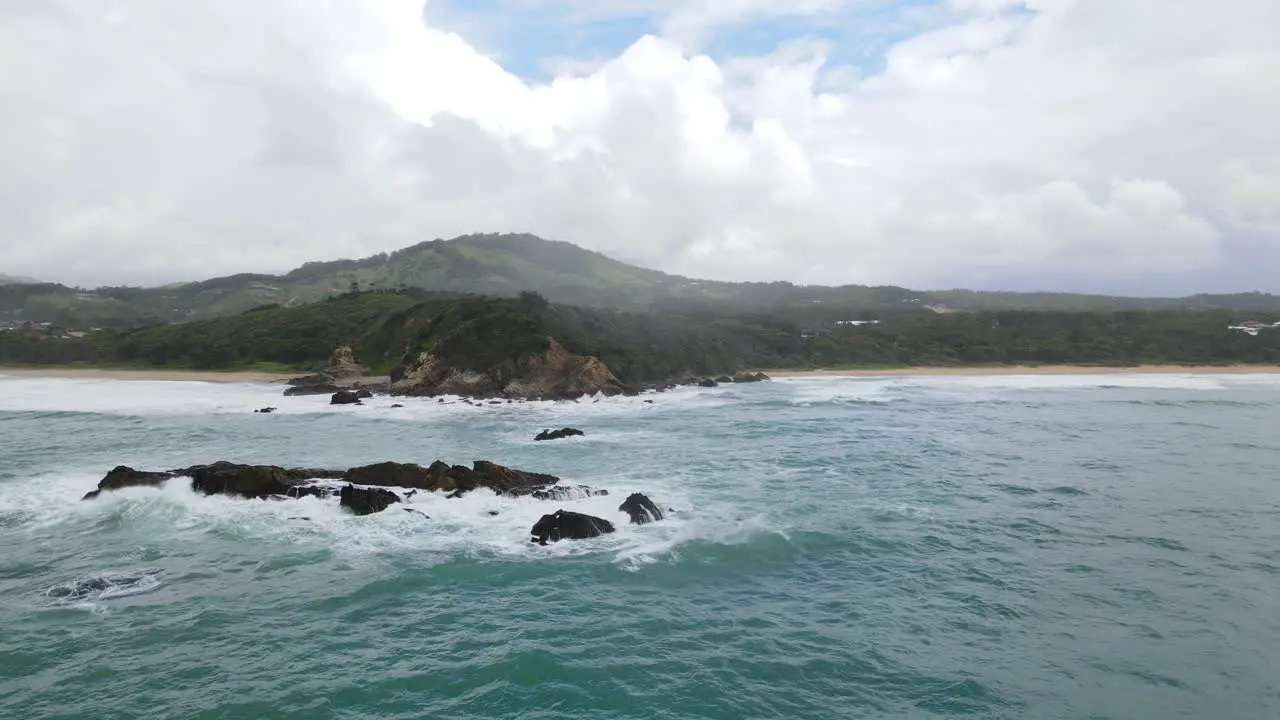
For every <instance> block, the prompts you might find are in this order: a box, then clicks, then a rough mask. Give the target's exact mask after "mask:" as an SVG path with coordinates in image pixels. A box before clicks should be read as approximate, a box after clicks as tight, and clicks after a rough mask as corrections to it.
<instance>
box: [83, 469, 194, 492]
mask: <svg viewBox="0 0 1280 720" xmlns="http://www.w3.org/2000/svg"><path fill="white" fill-rule="evenodd" d="M173 477H175V474H174V473H171V472H147V471H144V470H134V469H133V468H131V467H128V466H126V465H117V466H116V467H114V468H112V470H111V472H109V473H107V475H106V477H104V478H102V479H101V480H99V481H98V489H97V490H91V491H89V492H88V493H86V494H85V496H84V497H83V498H81V499H82V500H92V499H94V498H96V497H98V495H99V494H100V493H102V492H105V491H109V490H119V489H121V488H127V487H156V486H159V485H163V484H164V483H165V482H166V481H167V480H170V479H172V478H173Z"/></svg>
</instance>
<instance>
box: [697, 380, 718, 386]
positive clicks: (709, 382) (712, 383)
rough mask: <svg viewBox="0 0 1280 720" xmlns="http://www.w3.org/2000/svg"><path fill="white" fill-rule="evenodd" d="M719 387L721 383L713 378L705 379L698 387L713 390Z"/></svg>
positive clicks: (699, 382) (700, 381)
mask: <svg viewBox="0 0 1280 720" xmlns="http://www.w3.org/2000/svg"><path fill="white" fill-rule="evenodd" d="M719 385H720V383H718V382H716V381H715V380H713V379H711V378H703V379H701V380H699V381H698V387H704V388H713V387H718V386H719Z"/></svg>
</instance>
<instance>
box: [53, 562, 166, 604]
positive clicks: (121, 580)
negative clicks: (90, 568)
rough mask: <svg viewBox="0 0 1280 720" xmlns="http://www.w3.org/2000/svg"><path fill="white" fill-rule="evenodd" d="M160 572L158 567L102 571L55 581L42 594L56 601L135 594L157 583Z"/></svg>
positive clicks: (102, 598)
mask: <svg viewBox="0 0 1280 720" xmlns="http://www.w3.org/2000/svg"><path fill="white" fill-rule="evenodd" d="M159 576H160V570H158V569H156V568H144V569H142V570H134V571H131V572H123V573H101V574H98V575H90V576H89V577H84V578H80V579H78V580H73V581H71V582H69V583H65V584H62V585H54V586H53V587H51V588H49V589H48V590H46V591H45V595H46V596H47V597H51V598H53V599H54V600H55V601H56V602H59V603H76V602H84V601H86V600H106V599H109V598H114V597H124V596H127V595H138V594H140V593H144V592H148V591H150V590H154V589H156V588H158V587H160V579H159Z"/></svg>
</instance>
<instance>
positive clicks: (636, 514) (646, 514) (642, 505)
mask: <svg viewBox="0 0 1280 720" xmlns="http://www.w3.org/2000/svg"><path fill="white" fill-rule="evenodd" d="M618 510H619V511H621V512H624V513H626V514H627V515H629V516H631V523H632V524H633V525H645V524H648V523H651V522H657V521H659V520H661V519H662V510H661V509H659V508H658V506H657V505H656V504H654V502H653V501H652V500H650V499H649V497H648V496H647V495H644V494H641V493H631V494H630V495H628V496H627V499H626V500H624V501H622V504H621V505H619V506H618Z"/></svg>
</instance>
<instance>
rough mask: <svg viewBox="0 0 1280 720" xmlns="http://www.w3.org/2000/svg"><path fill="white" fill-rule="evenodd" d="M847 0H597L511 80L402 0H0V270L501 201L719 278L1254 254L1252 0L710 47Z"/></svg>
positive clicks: (477, 213) (1095, 6)
mask: <svg viewBox="0 0 1280 720" xmlns="http://www.w3.org/2000/svg"><path fill="white" fill-rule="evenodd" d="M524 1H525V2H530V3H535V4H537V1H538V0H524ZM866 1H867V0H864V3H865V2H866ZM850 4H851V3H850V2H849V0H805V1H804V2H795V1H794V0H792V1H791V2H788V3H782V2H775V1H774V0H701V1H700V2H687V3H686V2H682V3H663V2H651V3H645V2H641V1H640V0H632V1H631V2H621V3H616V4H613V5H610V4H608V3H605V4H603V5H602V6H601V7H602V8H604V9H603V10H599V11H597V12H602V13H605V14H608V13H615V14H619V15H622V14H635V13H640V12H644V13H649V15H650V16H651V17H653V18H654V23H653V24H654V26H655V27H656V28H657V29H656V30H655V31H654V32H652V33H650V34H644V35H640V36H637V37H636V38H635V39H634V41H631V42H630V44H629V45H627V46H625V47H624V48H622V49H621V50H620V52H617V53H615V54H613V55H612V56H610V57H592V58H578V59H577V62H570V61H568V60H566V59H564V58H560V59H559V60H558V61H557V62H549V63H548V64H547V67H549V68H552V69H554V70H559V71H560V72H561V73H563V74H561V75H559V76H553V77H547V78H543V79H538V80H527V79H524V78H522V77H521V76H518V75H516V74H513V73H512V72H509V71H508V70H507V69H504V66H503V64H502V63H501V62H500V60H501V59H502V57H501V56H502V53H501V52H500V51H499V50H496V49H492V48H490V49H489V52H490V53H491V55H486V54H485V53H484V52H482V51H480V50H478V49H477V46H478V45H479V46H484V43H480V42H479V41H477V43H478V45H476V44H472V42H471V41H469V40H468V39H467V38H466V37H464V35H460V34H457V33H454V32H450V31H448V30H445V29H442V28H441V27H439V26H433V24H432V23H433V17H434V15H433V12H432V10H433V7H432V6H430V5H429V6H427V8H426V12H425V13H424V12H423V10H424V8H423V6H422V4H421V3H420V2H414V1H411V0H272V1H271V2H249V1H248V0H225V1H223V0H203V1H197V0H192V1H191V2H182V3H177V2H171V0H0V117H4V118H5V132H4V133H3V134H0V218H3V222H0V272H4V273H6V274H12V275H34V276H39V277H44V278H49V279H54V280H60V281H64V282H73V283H81V284H100V283H123V282H129V283H148V284H150V283H160V282H169V281H174V280H180V279H197V278H203V277H209V276H214V275H219V274H226V273H231V272H242V271H279V270H284V269H288V268H290V267H292V266H295V265H297V264H300V263H301V262H303V261H307V260H315V259H328V258H336V257H344V256H345V257H353V256H361V255H366V254H371V253H375V252H381V251H385V250H390V249H395V248H398V247H402V246H405V245H408V244H412V243H414V242H418V241H420V240H425V239H431V238H434V237H452V236H454V235H458V234H464V233H469V232H487V231H499V232H501V231H520V232H523V231H528V232H533V233H536V234H539V235H543V236H545V237H550V238H555V239H562V240H568V241H571V242H574V243H577V244H580V245H583V246H585V247H588V248H592V249H595V250H599V251H602V252H605V253H607V254H611V255H613V256H615V257H619V258H622V259H626V260H628V261H633V262H637V263H640V264H644V265H647V266H651V267H655V268H659V269H663V270H667V271H670V272H677V273H681V274H687V275H693V276H701V277H711V278H717V279H733V280H743V279H750V280H774V279H787V280H792V281H795V282H813V283H828V284H834V283H846V282H856V283H876V284H880V283H894V284H904V285H914V286H933V287H937V286H973V285H983V284H985V285H988V286H990V285H993V284H995V285H1004V286H1011V287H1012V286H1018V287H1033V286H1036V285H1041V286H1045V287H1058V286H1062V285H1063V284H1067V285H1072V286H1077V287H1082V288H1084V289H1092V288H1095V287H1106V288H1107V289H1122V288H1125V289H1130V290H1132V291H1142V290H1144V289H1149V288H1152V287H1159V288H1160V289H1169V290H1174V291H1184V292H1185V291H1193V290H1199V289H1209V288H1208V287H1206V286H1214V287H1221V286H1224V285H1230V284H1237V285H1239V284H1243V285H1249V284H1250V283H1253V284H1257V282H1267V280H1266V278H1267V277H1268V276H1269V275H1261V274H1259V273H1258V270H1257V266H1258V262H1257V258H1260V257H1261V258H1272V259H1275V260H1280V132H1277V131H1276V129H1275V119H1276V118H1277V117H1280V44H1277V43H1276V42H1275V40H1274V28H1276V27H1280V4H1276V3H1275V2H1274V1H1273V0H1231V1H1230V2H1221V3H1207V2H1169V1H1168V0H1025V1H1014V0H947V1H944V2H940V3H938V4H936V5H932V6H929V7H919V8H915V9H914V10H913V14H899V15H896V16H895V17H896V18H897V20H898V24H897V25H895V27H898V28H899V29H900V30H901V31H902V33H903V34H901V35H900V36H898V37H895V38H894V39H893V40H892V42H890V43H888V45H887V49H886V51H885V52H884V53H883V55H882V57H879V58H878V59H877V60H876V61H875V62H872V63H866V64H862V65H855V64H850V63H847V62H839V61H837V59H836V58H837V57H842V55H841V52H840V50H841V48H842V46H841V41H840V40H839V39H836V40H833V39H832V37H831V35H830V33H827V34H825V35H823V36H821V37H819V36H818V35H817V34H814V35H812V36H810V35H806V34H803V33H802V34H801V35H799V36H797V37H793V38H788V39H786V41H785V42H781V43H777V44H774V46H773V47H770V48H768V49H767V51H764V52H759V53H754V54H749V55H724V54H716V53H711V52H710V51H707V50H706V48H707V47H709V46H710V45H711V44H714V43H713V42H712V41H713V40H714V39H715V38H716V37H718V36H719V37H723V36H726V34H731V33H733V32H737V31H739V30H740V29H741V28H742V27H743V24H744V23H751V22H758V21H768V22H776V21H779V20H780V19H785V20H788V21H789V22H792V23H801V24H802V26H803V23H809V24H810V25H811V26H812V27H815V28H816V27H819V26H822V27H826V28H830V27H832V26H833V25H832V23H838V19H839V18H840V17H841V16H840V15H839V11H841V10H842V9H846V8H847V6H849V5H850ZM541 5H542V6H544V7H543V9H544V10H546V11H547V12H552V11H555V12H560V13H562V14H563V16H564V21H565V22H585V21H586V20H582V19H575V18H574V17H572V15H573V13H572V12H570V10H568V9H567V8H570V7H571V6H570V5H567V4H561V5H557V4H556V3H554V2H551V1H550V0H543V1H542V2H541ZM579 7H581V6H580V5H579ZM424 18H425V19H424ZM904 18H905V19H907V20H909V22H906V20H904ZM869 33H870V30H869V29H868V28H865V27H864V28H859V29H858V31H857V32H851V33H849V34H848V35H847V37H848V38H849V39H848V42H850V43H852V42H856V38H857V37H864V36H866V35H868V34H869ZM846 49H847V48H846ZM494 56H496V57H494ZM1251 258H1252V259H1251ZM1273 266H1274V265H1273ZM1251 273H1252V274H1251ZM1270 282H1271V283H1272V285H1271V286H1270V287H1267V288H1264V289H1280V282H1278V281H1270ZM1166 286H1167V287H1166ZM1240 289H1250V288H1248V287H1241V288H1240Z"/></svg>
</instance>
